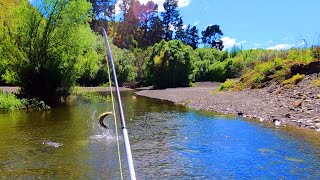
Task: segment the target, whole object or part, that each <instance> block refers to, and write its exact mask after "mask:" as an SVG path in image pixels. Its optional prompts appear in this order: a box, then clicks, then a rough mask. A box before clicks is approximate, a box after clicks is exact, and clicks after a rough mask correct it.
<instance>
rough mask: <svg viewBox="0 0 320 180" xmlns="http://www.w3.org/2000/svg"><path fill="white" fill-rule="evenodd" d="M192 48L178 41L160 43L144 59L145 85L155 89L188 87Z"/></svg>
mask: <svg viewBox="0 0 320 180" xmlns="http://www.w3.org/2000/svg"><path fill="white" fill-rule="evenodd" d="M191 56H192V48H191V47H190V46H186V45H184V44H183V43H181V42H180V41H178V40H173V41H169V42H166V41H164V40H163V41H161V42H160V43H159V44H156V45H155V46H154V47H153V50H152V53H151V54H150V56H149V57H148V58H147V59H146V64H145V72H146V75H145V77H146V80H147V84H152V83H153V84H154V85H156V86H157V87H160V88H165V87H177V86H189V84H190V82H191V78H190V76H189V74H191Z"/></svg>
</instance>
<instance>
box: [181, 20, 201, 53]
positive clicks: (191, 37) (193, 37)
mask: <svg viewBox="0 0 320 180" xmlns="http://www.w3.org/2000/svg"><path fill="white" fill-rule="evenodd" d="M199 39H200V37H199V34H198V29H197V27H196V26H193V27H192V28H191V29H190V25H188V27H187V29H186V38H185V41H184V43H185V44H187V45H189V46H191V47H192V48H193V49H197V47H198V43H199Z"/></svg>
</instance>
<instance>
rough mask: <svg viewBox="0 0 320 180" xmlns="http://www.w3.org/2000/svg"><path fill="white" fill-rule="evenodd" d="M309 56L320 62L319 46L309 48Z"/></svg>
mask: <svg viewBox="0 0 320 180" xmlns="http://www.w3.org/2000/svg"><path fill="white" fill-rule="evenodd" d="M311 56H312V57H313V58H315V59H316V60H318V61H320V46H319V45H317V46H312V47H311Z"/></svg>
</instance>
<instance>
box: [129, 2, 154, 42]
mask: <svg viewBox="0 0 320 180" xmlns="http://www.w3.org/2000/svg"><path fill="white" fill-rule="evenodd" d="M138 2H139V1H138ZM137 5H138V7H135V8H134V9H135V14H136V16H137V17H138V19H139V34H138V37H137V40H138V43H139V47H141V48H145V47H147V46H150V45H151V44H150V43H149V42H150V38H151V37H150V36H149V32H150V30H151V22H152V19H153V18H154V17H155V16H156V14H157V13H158V5H157V4H155V3H154V2H153V1H148V2H147V3H146V4H140V3H138V4H137Z"/></svg>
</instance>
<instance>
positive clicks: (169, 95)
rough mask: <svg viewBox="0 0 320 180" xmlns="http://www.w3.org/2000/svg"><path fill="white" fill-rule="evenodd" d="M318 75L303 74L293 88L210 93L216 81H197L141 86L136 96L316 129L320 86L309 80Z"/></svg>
mask: <svg viewBox="0 0 320 180" xmlns="http://www.w3.org/2000/svg"><path fill="white" fill-rule="evenodd" d="M317 76H320V75H319V74H315V75H312V76H307V77H306V78H305V79H304V80H303V81H301V82H300V83H298V84H297V85H296V86H295V87H294V88H290V89H283V88H281V87H280V86H276V85H273V86H270V87H267V88H263V89H254V90H253V89H249V90H244V91H240V92H219V93H212V92H213V91H215V90H216V88H217V87H218V84H217V83H198V84H197V85H196V86H195V87H187V88H171V89H170V88H169V89H164V90H142V91H139V92H137V95H139V96H146V97H151V98H157V99H161V100H167V101H172V102H174V103H176V104H182V105H186V106H188V107H190V108H193V109H196V110H208V111H214V112H218V113H223V114H235V115H238V114H240V115H242V116H243V117H248V118H256V119H258V120H260V121H271V122H274V123H275V124H276V125H278V126H282V125H286V124H290V125H296V126H299V127H303V128H308V129H314V130H317V131H320V88H319V87H312V86H310V82H311V81H312V80H313V79H315V78H317Z"/></svg>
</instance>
